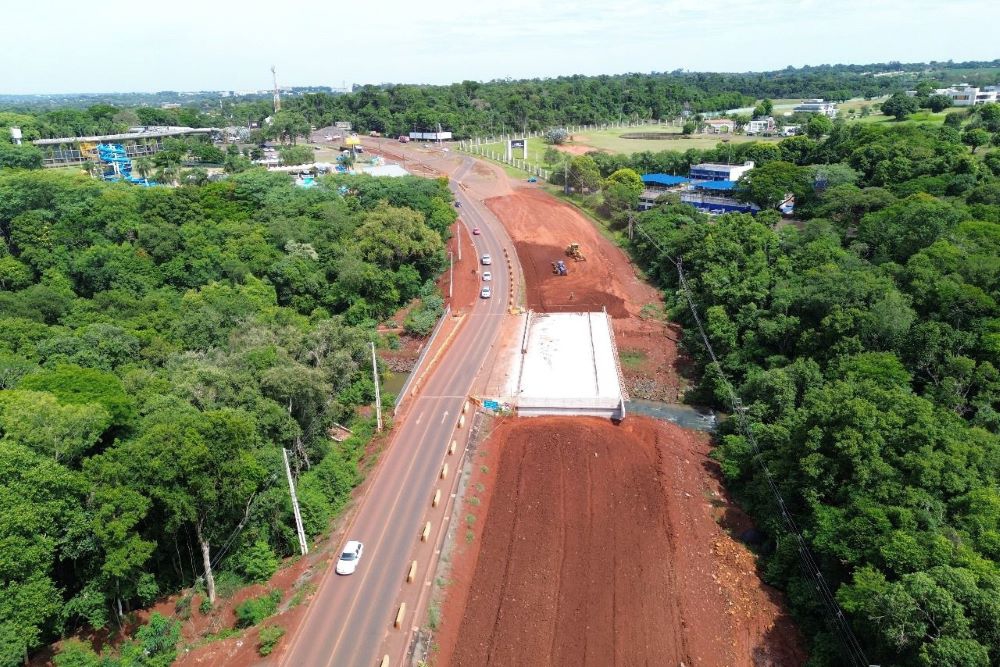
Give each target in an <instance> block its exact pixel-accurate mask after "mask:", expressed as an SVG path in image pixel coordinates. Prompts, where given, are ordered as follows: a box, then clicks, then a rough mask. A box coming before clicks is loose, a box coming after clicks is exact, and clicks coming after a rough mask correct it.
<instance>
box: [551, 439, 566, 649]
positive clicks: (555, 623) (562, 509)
mask: <svg viewBox="0 0 1000 667" xmlns="http://www.w3.org/2000/svg"><path fill="white" fill-rule="evenodd" d="M556 454H557V457H558V460H559V523H558V524H557V525H558V527H559V544H560V553H561V554H562V558H561V559H560V561H559V569H558V570H556V573H555V584H556V585H555V589H556V613H555V614H553V616H552V630H551V635H552V641H551V642H549V660H550V661H551V660H552V659H553V658H554V657H555V656H556V655H558V653H559V651H558V648H559V647H558V638H559V620H560V618H561V611H562V610H563V604H562V602H563V597H562V596H561V595H559V593H558V592H559V591H560V590H561V589H562V577H563V573H564V572H565V571H566V568H567V562H568V560H569V552H568V551H567V549H566V533H567V531H566V516H567V515H568V512H567V511H566V471H565V463H564V461H563V451H562V447H558V448H557V451H556Z"/></svg>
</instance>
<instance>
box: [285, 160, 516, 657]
mask: <svg viewBox="0 0 1000 667" xmlns="http://www.w3.org/2000/svg"><path fill="white" fill-rule="evenodd" d="M472 165H473V160H472V159H471V158H466V162H465V164H463V166H462V167H461V168H460V169H459V170H458V172H457V173H456V175H455V176H454V177H453V179H452V188H453V191H454V192H455V196H456V199H458V200H459V201H461V202H462V207H461V209H459V216H460V218H461V219H462V220H463V222H464V223H465V225H466V226H467V227H468V228H469V229H470V230H471V229H472V228H473V227H479V229H480V231H481V234H480V235H479V236H472V237H471V238H472V239H473V240H474V242H475V244H476V248H475V252H476V253H477V255H482V254H483V253H489V254H490V255H492V257H493V264H492V266H491V267H489V269H490V270H491V271H492V272H493V281H492V283H491V285H492V288H493V296H492V298H490V299H479V300H478V302H477V303H476V305H475V306H474V307H473V308H472V310H471V312H470V313H468V314H467V315H466V318H467V320H468V321H466V322H465V323H464V325H463V327H462V329H461V330H460V331H459V332H458V334H457V335H456V336H455V338H454V340H453V341H452V343H451V347H450V348H449V349H448V350H447V351H446V352H445V353H444V354H443V355H442V356H441V357H440V359H439V360H438V362H437V365H436V367H435V368H434V369H432V373H431V375H430V376H429V377H428V378H427V380H426V381H425V382H424V384H423V388H422V390H421V391H420V393H419V394H418V395H417V396H416V397H412V398H408V399H407V400H408V401H410V405H409V409H408V410H407V411H406V414H405V417H404V419H403V421H402V423H397V425H396V426H395V428H396V430H397V432H396V434H395V437H394V438H393V441H392V444H391V446H390V447H389V448H388V449H387V451H386V452H385V453H384V454H383V459H382V461H381V462H380V463H379V466H378V469H377V470H376V471H375V473H374V475H375V477H374V479H373V480H372V483H371V486H370V488H369V490H368V492H367V494H366V496H365V497H364V499H363V501H362V504H361V505H360V506H359V507H358V509H357V513H356V516H355V519H354V523H353V528H352V529H351V531H350V534H349V535H346V536H345V538H346V539H345V540H344V541H345V542H346V541H347V540H360V541H361V542H363V543H364V545H365V550H364V556H363V558H362V560H361V563H360V564H359V565H358V569H357V571H356V572H355V573H354V574H353V575H351V576H347V577H342V576H338V575H337V574H335V573H334V571H333V570H334V568H333V566H332V565H331V566H330V567H328V568H327V569H326V570H324V572H323V575H322V579H321V581H320V583H319V588H318V590H317V591H316V594H315V595H314V597H313V599H312V601H311V602H310V605H309V609H308V611H307V613H306V617H305V619H304V620H303V622H302V624H301V625H300V626H299V629H298V631H297V633H296V634H295V635H294V636H293V637H292V643H291V644H290V646H289V648H288V650H287V651H286V652H285V654H284V657H283V659H282V661H281V664H282V665H285V666H287V667H313V666H315V667H370V666H373V665H377V664H378V660H379V659H380V658H381V656H380V655H378V653H379V649H380V647H381V646H382V643H383V639H384V638H385V636H386V634H387V633H389V632H403V631H405V630H393V628H392V624H393V620H394V618H395V614H396V600H397V597H398V594H399V590H400V587H401V586H402V585H403V583H404V581H405V578H406V572H407V569H408V568H409V564H410V554H411V552H412V550H413V547H414V545H415V543H416V542H417V541H418V540H419V533H420V529H421V528H422V526H421V525H420V522H421V519H422V517H423V514H424V512H425V510H426V508H427V499H428V498H429V497H430V495H431V492H432V489H433V488H434V484H435V481H436V479H437V476H438V473H439V471H440V468H441V464H442V462H443V461H444V458H445V456H446V454H447V449H448V444H449V443H450V442H451V440H452V439H454V434H455V426H456V423H457V422H458V418H459V415H460V414H461V410H462V404H463V402H464V401H465V400H466V398H467V395H468V393H469V391H470V389H471V387H472V383H473V381H474V380H475V378H476V376H477V374H478V373H479V371H480V368H481V367H482V364H483V361H484V360H485V359H486V356H487V354H488V353H489V350H490V348H491V346H492V345H493V343H494V341H495V339H496V337H497V334H498V333H499V330H500V325H501V322H502V320H503V317H504V315H505V314H506V312H507V299H508V294H509V289H510V288H509V279H508V271H507V265H506V262H505V261H504V254H503V244H502V243H501V239H503V238H505V237H506V234H505V232H504V231H503V229H502V228H501V227H500V224H499V222H497V221H496V219H495V218H494V217H493V215H492V214H491V213H489V212H488V211H487V210H486V208H485V207H484V206H483V205H482V204H481V203H480V202H479V201H477V200H474V199H472V198H470V197H468V196H466V195H465V192H464V191H463V190H462V188H459V187H456V185H455V183H456V182H460V181H461V179H462V178H463V177H464V176H465V175H466V174H468V172H469V170H470V169H471V167H472ZM507 245H508V247H510V246H509V243H508V244H507ZM471 251H472V250H470V249H469V248H468V247H466V248H463V252H471ZM483 268H485V267H482V266H481V267H480V269H481V270H482V269H483ZM341 546H342V545H341ZM338 549H339V547H338ZM408 613H409V612H408Z"/></svg>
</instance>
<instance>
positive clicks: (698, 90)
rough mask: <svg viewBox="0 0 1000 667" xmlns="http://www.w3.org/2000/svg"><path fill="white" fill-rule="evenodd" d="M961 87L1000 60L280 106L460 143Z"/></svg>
mask: <svg viewBox="0 0 1000 667" xmlns="http://www.w3.org/2000/svg"><path fill="white" fill-rule="evenodd" d="M889 73H891V74H889ZM877 74H880V75H881V76H876V75H877ZM959 80H961V81H963V82H968V83H972V84H974V85H975V84H984V85H985V84H995V83H998V82H1000V61H992V62H969V63H931V64H925V63H908V64H901V63H879V64H872V65H821V66H814V67H801V68H794V67H788V68H786V69H784V70H778V71H775V72H746V73H732V74H731V73H712V72H685V71H675V72H662V73H660V72H653V73H650V74H621V75H614V76H610V75H605V76H582V75H577V76H563V77H557V78H552V79H526V80H517V81H512V80H498V81H489V82H477V81H463V82H461V83H455V84H451V85H447V86H430V85H413V84H386V85H379V86H376V85H365V86H356V87H355V89H354V91H353V92H351V93H347V94H342V95H334V94H328V93H304V94H302V95H297V96H295V97H294V98H291V99H288V100H286V101H285V104H284V107H283V108H284V110H285V112H286V113H287V114H292V115H294V116H296V117H304V118H305V120H306V121H307V122H308V123H309V124H312V125H314V126H316V127H322V126H325V125H329V124H332V123H333V122H334V121H342V120H346V121H350V122H351V123H353V124H354V126H355V128H356V129H358V130H361V131H364V132H367V131H369V130H375V131H378V132H383V133H387V134H401V133H405V132H409V131H412V130H434V129H437V126H438V125H439V124H440V125H441V127H442V128H443V129H446V130H451V131H452V132H454V134H455V136H456V137H458V138H464V137H469V136H473V135H482V134H487V133H489V134H496V133H501V132H516V131H518V130H522V129H524V128H526V129H528V130H544V129H547V128H550V127H554V126H558V125H565V124H573V125H578V124H589V123H601V122H608V121H616V120H620V119H623V118H624V119H650V118H652V119H670V118H675V117H677V116H678V115H679V114H680V113H681V112H682V111H683V110H685V109H687V110H690V111H693V112H701V111H722V110H725V109H732V108H738V107H746V106H753V103H754V101H755V100H757V99H762V98H771V99H780V98H804V97H822V98H825V99H830V100H846V99H849V98H852V97H867V98H872V97H876V96H880V95H886V94H889V93H892V92H896V91H900V90H905V89H906V88H908V87H910V88H912V87H914V86H916V85H917V83H919V82H931V83H934V82H938V83H939V84H940V85H950V84H953V83H958V82H959ZM124 99H125V100H127V99H128V98H124ZM123 102H124V100H123ZM220 104H221V108H220ZM271 113H272V106H271V102H270V100H266V99H258V100H234V99H231V98H224V99H215V100H204V101H202V103H200V104H199V105H194V106H186V107H183V108H180V109H160V108H157V107H149V106H135V107H132V106H129V105H127V104H124V103H123V104H109V103H107V102H106V101H102V102H101V103H98V104H91V105H89V106H87V107H83V108H60V109H54V110H44V109H38V108H36V107H33V106H30V105H24V104H22V105H3V106H0V127H6V126H8V125H20V126H21V128H22V130H24V136H25V138H27V139H36V138H45V137H62V136H84V135H93V134H101V133H108V132H120V131H124V130H125V129H127V128H128V127H129V126H133V125H187V126H194V127H222V126H226V125H244V126H247V125H249V124H251V123H257V124H258V125H260V126H263V125H262V124H263V121H264V119H265V118H266V117H268V116H270V115H271Z"/></svg>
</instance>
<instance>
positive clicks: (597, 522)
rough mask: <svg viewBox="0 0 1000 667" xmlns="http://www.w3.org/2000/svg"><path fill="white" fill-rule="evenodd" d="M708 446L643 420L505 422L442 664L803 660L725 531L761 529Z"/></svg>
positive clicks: (489, 459) (485, 479)
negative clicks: (747, 526) (726, 485)
mask: <svg viewBox="0 0 1000 667" xmlns="http://www.w3.org/2000/svg"><path fill="white" fill-rule="evenodd" d="M709 449H710V447H709V442H708V438H707V437H706V436H704V435H702V434H698V433H694V432H692V431H688V430H684V429H681V428H679V427H677V426H674V425H672V424H669V423H663V422H657V421H654V420H651V419H647V418H644V417H629V418H627V419H626V420H625V421H624V422H622V423H621V424H619V425H617V426H616V425H614V424H612V423H611V422H609V421H605V420H600V419H596V418H590V417H582V418H562V417H559V418H556V417H552V418H532V419H521V420H514V419H508V420H503V421H502V422H500V423H499V424H498V425H497V427H496V429H495V430H494V432H493V433H492V434H491V435H490V437H489V438H488V440H487V441H486V442H485V443H484V444H483V445H482V448H481V450H482V451H483V452H485V455H484V456H477V457H476V458H475V464H476V466H475V467H476V471H475V472H474V475H473V478H472V480H470V485H469V490H468V491H467V494H472V495H476V496H478V497H479V498H480V502H481V504H480V505H479V506H478V507H479V508H481V510H480V511H477V508H475V507H470V508H468V510H469V511H471V512H472V513H474V514H475V515H476V516H477V520H476V521H475V523H474V525H475V526H476V529H475V539H474V541H473V542H472V543H471V544H465V543H464V540H459V544H460V546H458V547H457V549H458V551H457V553H456V554H455V556H454V565H453V567H452V570H451V573H450V575H449V578H450V580H451V583H450V584H449V593H448V597H447V599H446V601H445V606H444V613H443V621H442V625H441V627H440V630H439V632H438V633H437V635H436V638H435V639H436V642H437V644H438V646H439V652H438V653H437V654H435V655H433V656H432V659H433V664H435V665H454V666H455V667H464V666H470V667H481V666H484V665H574V666H576V665H595V666H598V665H600V666H604V665H636V664H645V665H680V664H684V665H688V666H691V665H719V666H734V667H741V666H747V667H751V666H753V667H759V666H760V665H801V664H803V663H804V662H805V655H804V653H803V651H802V649H801V648H800V646H801V641H800V637H799V635H798V632H797V630H796V629H795V627H794V625H793V624H792V623H791V621H790V619H789V618H788V617H787V615H785V613H784V612H783V610H782V608H783V605H782V600H781V595H780V594H779V593H778V592H776V591H775V590H773V589H771V588H770V587H768V586H766V585H765V584H763V583H762V582H761V581H760V579H759V577H758V576H757V574H756V569H755V559H754V556H753V555H752V554H751V553H750V552H749V551H748V550H747V548H746V547H745V546H743V545H742V544H740V543H739V542H737V541H735V540H734V539H733V538H732V537H730V536H729V534H728V533H727V532H726V528H727V527H728V526H729V523H730V522H735V523H737V524H742V523H745V522H746V518H745V517H744V516H743V515H742V513H741V512H740V510H739V509H738V508H737V507H736V506H735V505H733V503H732V502H731V501H730V500H729V498H728V497H727V496H726V495H725V492H724V491H723V489H722V487H721V485H720V483H719V479H718V470H717V467H716V464H715V463H714V462H712V461H711V460H710V459H709V458H708V452H709ZM480 466H486V472H483V469H482V468H481V467H480ZM477 485H482V486H481V487H477ZM478 489H482V491H478ZM465 511H466V510H464V509H463V512H465ZM471 563H474V566H470V564H471Z"/></svg>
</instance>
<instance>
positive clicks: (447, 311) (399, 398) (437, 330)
mask: <svg viewBox="0 0 1000 667" xmlns="http://www.w3.org/2000/svg"><path fill="white" fill-rule="evenodd" d="M450 314H451V305H448V306H446V307H445V309H444V312H443V313H441V318H440V319H439V320H438V323H437V324H435V325H434V330H433V331H432V332H431V337H430V338H428V339H427V343H426V344H425V345H424V349H423V350H421V351H420V354H419V355H418V356H417V363H415V364H414V365H413V370H411V371H410V376H409V377H407V378H406V382H404V383H403V386H402V388H401V389H400V390H399V394H397V395H396V402H395V403H394V404H393V406H392V414H393V416H395V414H396V413H397V412H399V406H400V405H402V404H403V398H404V397H405V396H406V394H407V393H408V392H409V391H410V385H411V384H413V380H414V378H416V377H417V376H418V375H419V371H420V366H421V364H423V363H424V357H426V356H427V352H428V351H429V350H430V349H431V348H432V347H434V341H435V340H437V336H438V334H439V333H441V327H443V326H444V323H445V320H446V319H447V318H448V315H450Z"/></svg>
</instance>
